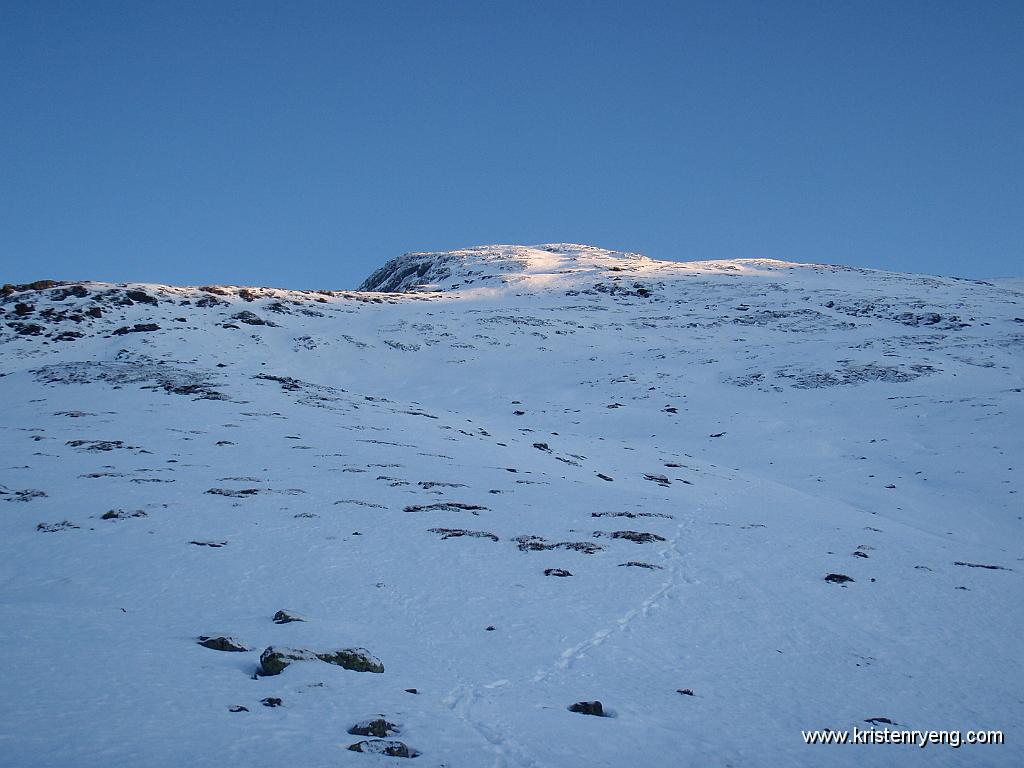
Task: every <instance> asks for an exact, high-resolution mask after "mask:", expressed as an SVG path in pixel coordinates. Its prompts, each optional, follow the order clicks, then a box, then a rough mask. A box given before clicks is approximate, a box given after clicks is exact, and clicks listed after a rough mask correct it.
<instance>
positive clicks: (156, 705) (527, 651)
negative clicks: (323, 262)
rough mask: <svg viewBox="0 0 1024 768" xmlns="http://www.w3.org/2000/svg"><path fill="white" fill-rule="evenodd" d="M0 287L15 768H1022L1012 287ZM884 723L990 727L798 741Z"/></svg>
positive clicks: (692, 271)
mask: <svg viewBox="0 0 1024 768" xmlns="http://www.w3.org/2000/svg"><path fill="white" fill-rule="evenodd" d="M374 291H389V293H381V292H374ZM396 291H397V292H401V293H395V292H396ZM0 308H2V311H3V314H2V315H0V349H2V350H3V355H2V358H0V359H2V368H0V392H2V397H3V403H4V411H3V419H2V425H0V426H2V433H0V437H2V451H3V453H2V462H0V470H2V471H0V514H2V526H3V536H2V537H0V554H2V556H0V641H2V647H3V649H4V661H5V664H4V695H3V697H2V704H0V714H2V718H0V763H2V764H3V765H5V766H8V765H9V766H18V767H19V768H20V767H23V766H24V767H29V766H77V767H78V768H88V767H89V766H97V767H99V766H104V767H106V766H112V765H139V766H168V767H170V766H175V767H177V766H182V765H190V766H230V765H246V766H281V765H290V764H294V765H302V766H344V765H353V766H357V765H382V764H395V765H398V764H406V763H408V762H409V761H410V758H407V757H394V756H388V755H389V753H390V754H392V755H394V754H401V753H402V750H403V749H406V750H407V751H408V754H410V755H417V753H418V755H417V756H415V757H414V758H413V759H414V761H415V762H414V763H413V764H415V765H428V766H492V765H493V766H567V767H573V766H588V767H592V766H629V765H646V766H678V765H707V766H726V765H729V766H782V765H785V766H803V765H807V766H818V765H849V766H854V765H857V766H861V765H868V766H871V765H877V766H883V765H892V764H894V763H900V764H908V765H918V764H920V765H929V766H933V765H959V764H963V763H966V762H969V763H971V764H973V765H993V766H995V765H1005V766H1014V765H1021V764H1024V751H1022V745H1024V728H1022V725H1024V722H1022V720H1024V717H1022V711H1024V707H1022V694H1021V690H1022V683H1024V675H1022V662H1021V657H1020V647H1021V646H1020V642H1021V641H1020V638H1021V634H1022V630H1024V600H1022V599H1021V597H1022V594H1024V592H1022V586H1024V584H1022V576H1024V547H1022V531H1024V522H1022V515H1024V509H1022V507H1024V505H1022V503H1021V501H1022V496H1021V479H1020V475H1021V470H1022V469H1024V468H1022V467H1021V466H1020V461H1021V458H1022V456H1024V438H1022V429H1021V427H1022V425H1024V418H1022V416H1024V412H1022V410H1024V409H1022V403H1024V375H1022V371H1024V293H1022V292H1021V284H1020V282H1019V281H1005V282H993V283H986V282H978V281H966V280H954V279H947V278H937V277H928V276H921V275H905V274H893V273H886V272H876V271H867V270H858V269H849V268H844V267H835V266H823V265H806V264H790V263H783V262H777V261H763V260H742V261H732V262H706V263H669V262H658V261H652V260H650V259H647V258H644V257H642V256H639V255H635V254H623V253H617V252H612V251H606V250H602V249H597V248H591V247H586V246H578V245H566V244H558V245H547V246H537V247H531V248H527V247H519V246H491V247H484V248H474V249H469V250H465V251H457V252H452V253H444V254H410V255H407V256H404V257H402V258H400V259H396V260H394V261H392V262H390V263H389V264H387V265H385V266H384V267H383V268H382V269H381V270H380V271H378V272H377V273H376V274H374V275H373V276H372V277H371V278H370V279H368V280H367V282H366V283H365V284H364V286H363V291H362V292H345V291H340V292H332V291H323V292H297V291H283V290H272V289H264V288H249V289H240V288H236V287H228V286H211V287H205V288H179V287H171V286H163V285H112V284H102V283H88V282H86V283H81V284H71V283H59V284H47V283H43V284H37V285H36V286H35V287H32V286H15V287H8V288H6V289H5V290H4V296H3V297H2V298H0ZM971 566H997V567H971ZM829 574H839V575H843V576H847V577H849V579H852V581H843V580H842V579H832V580H829V581H827V580H826V578H825V577H826V576H828V575H829ZM837 582H838V583H837ZM279 611H283V613H281V614H278V612H279ZM200 638H203V642H205V643H206V645H205V646H204V645H200V644H199V642H200V640H199V639H200ZM268 647H274V649H275V650H283V652H284V656H280V657H279V658H286V660H290V661H289V663H288V666H287V667H285V668H284V669H283V671H280V674H274V675H256V674H255V673H256V672H257V670H258V668H259V666H260V655H261V653H263V652H264V651H265V649H267V648H268ZM218 649H221V650H218ZM243 649H247V650H243ZM358 649H365V650H363V651H360V650H358ZM289 654H290V655H289ZM352 658H360V659H361V658H371V659H376V660H379V661H380V662H381V663H382V664H383V667H384V671H383V672H375V671H373V670H370V671H362V672H361V671H356V670H355V669H350V668H346V667H345V666H344V664H345V663H348V661H346V660H350V659H352ZM291 659H294V660H291ZM374 669H376V667H374ZM407 689H415V691H416V692H415V693H412V692H409V691H408V690H407ZM681 690H688V691H689V692H692V695H686V694H681V693H679V692H678V691H681ZM594 700H597V701H600V702H602V704H603V708H604V713H605V714H606V715H610V716H606V717H594V716H588V715H585V714H578V713H574V712H570V711H569V709H568V708H569V706H570V705H573V704H575V703H576V702H587V701H594ZM879 717H885V718H889V719H890V720H891V721H893V723H896V724H898V727H901V728H910V729H914V728H919V729H961V730H970V729H983V728H984V729H1002V730H1003V731H1004V732H1005V734H1006V742H1007V743H1006V744H1005V745H1004V746H1001V747H1000V746H964V747H962V748H961V749H959V750H955V749H951V748H950V747H948V746H939V745H932V746H929V747H927V748H925V749H920V748H918V747H911V746H892V745H889V746H805V745H804V743H803V740H802V738H801V735H800V731H801V730H806V729H822V728H832V729H850V728H853V727H855V726H857V727H861V728H868V727H870V724H868V723H866V722H865V721H866V720H867V719H869V718H879ZM381 723H383V725H381ZM368 724H370V725H368ZM350 729H353V730H352V731H351V732H350ZM366 733H369V735H364V734H366ZM353 734H355V735H353ZM385 736H386V739H381V737H385ZM378 739H380V740H378ZM384 741H386V742H388V743H387V744H385V743H384ZM360 742H365V744H364V745H363V746H362V747H360V749H361V750H362V751H361V752H360V751H355V750H352V749H349V747H350V746H351V745H354V744H358V743H360ZM396 744H397V746H395V745H396ZM403 745H404V746H403Z"/></svg>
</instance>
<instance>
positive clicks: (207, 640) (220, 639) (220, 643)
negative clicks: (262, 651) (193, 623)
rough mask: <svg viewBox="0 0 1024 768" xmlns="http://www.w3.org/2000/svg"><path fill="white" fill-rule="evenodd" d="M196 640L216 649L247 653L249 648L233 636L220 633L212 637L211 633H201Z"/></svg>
mask: <svg viewBox="0 0 1024 768" xmlns="http://www.w3.org/2000/svg"><path fill="white" fill-rule="evenodd" d="M196 642H197V643H199V645H201V646H203V648H210V649H211V650H214V651H233V652H234V653H245V652H246V651H248V650H249V649H248V648H246V647H245V646H244V645H242V644H241V643H240V642H238V641H237V640H235V638H233V637H224V636H222V635H218V636H217V637H210V636H209V635H200V636H199V637H197V638H196Z"/></svg>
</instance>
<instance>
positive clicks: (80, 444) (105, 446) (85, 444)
mask: <svg viewBox="0 0 1024 768" xmlns="http://www.w3.org/2000/svg"><path fill="white" fill-rule="evenodd" d="M67 445H70V446H71V447H72V448H81V449H82V450H83V451H113V450H115V449H118V448H134V447H135V446H132V445H125V444H124V443H123V442H122V441H121V440H68V441H67Z"/></svg>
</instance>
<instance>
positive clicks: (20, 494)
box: [0, 485, 46, 501]
mask: <svg viewBox="0 0 1024 768" xmlns="http://www.w3.org/2000/svg"><path fill="white" fill-rule="evenodd" d="M0 498H3V500H4V501H32V499H43V498H46V491H37V490H36V489H35V488H23V489H21V490H19V491H12V490H10V489H9V488H7V487H6V486H3V485H0Z"/></svg>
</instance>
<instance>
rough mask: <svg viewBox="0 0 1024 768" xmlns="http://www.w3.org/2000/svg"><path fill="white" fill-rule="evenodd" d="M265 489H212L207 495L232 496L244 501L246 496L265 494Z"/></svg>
mask: <svg viewBox="0 0 1024 768" xmlns="http://www.w3.org/2000/svg"><path fill="white" fill-rule="evenodd" d="M264 492H265V489H263V488H239V489H233V488H210V489H208V490H207V491H206V493H212V494H213V495H214V496H232V497H234V498H236V499H244V498H245V497H246V496H255V495H256V494H257V493H264Z"/></svg>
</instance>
